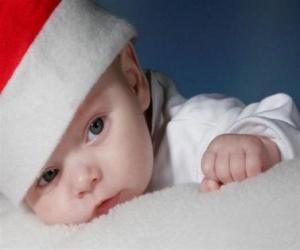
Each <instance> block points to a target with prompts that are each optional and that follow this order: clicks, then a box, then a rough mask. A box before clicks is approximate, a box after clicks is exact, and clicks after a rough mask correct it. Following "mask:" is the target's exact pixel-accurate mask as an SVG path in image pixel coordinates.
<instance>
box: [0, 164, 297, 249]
mask: <svg viewBox="0 0 300 250" xmlns="http://www.w3.org/2000/svg"><path fill="white" fill-rule="evenodd" d="M299 183H300V160H294V161H290V162H284V163H281V164H279V165H277V166H275V167H274V168H272V169H271V170H269V171H268V172H266V173H264V174H262V175H260V176H258V177H257V178H252V179H248V180H246V181H244V182H241V183H233V184H230V185H227V186H224V187H223V188H222V189H221V190H220V191H217V192H214V193H208V194H202V193H199V192H198V191H197V188H198V186H197V185H194V184H189V185H182V186H177V187H173V188H169V189H165V190H162V191H158V192H155V193H152V194H146V195H143V196H141V197H139V198H137V199H135V200H133V201H130V202H127V203H125V204H121V205H119V206H117V207H116V208H114V209H112V210H111V212H110V213H109V214H108V215H106V216H102V217H100V218H97V219H95V220H94V221H92V222H91V223H88V224H82V225H79V226H75V225H74V226H66V225H56V226H46V225H44V224H42V223H41V222H40V221H39V220H38V219H36V218H35V217H34V216H32V215H31V214H30V213H29V212H27V211H24V210H21V209H18V210H14V209H9V207H8V206H7V205H6V204H5V202H4V201H3V200H2V202H1V203H0V208H1V211H2V212H0V249H1V250H5V249H22V250H23V249H105V250H109V249H130V250H132V249H143V250H144V249H153V250H154V249H155V250H157V249H200V250H201V249H205V250H206V249H213V250H217V249H231V250H235V249H238V250H241V249H251V250H252V249H272V250H275V249H281V250H296V249H300V246H299V239H300V235H299V230H300V229H299V225H300V224H299V214H300V206H299V198H300V193H299Z"/></svg>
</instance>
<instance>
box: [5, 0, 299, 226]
mask: <svg viewBox="0 0 300 250" xmlns="http://www.w3.org/2000/svg"><path fill="white" fill-rule="evenodd" d="M24 2H25V1H21V0H20V1H10V0H5V1H1V3H0V18H2V19H3V20H4V18H5V20H6V23H5V24H6V25H5V27H0V31H1V32H0V36H1V41H5V42H4V43H3V44H2V45H1V47H0V52H1V60H0V68H1V75H0V90H1V96H0V98H1V99H0V107H1V110H0V111H1V113H0V114H1V130H0V131H1V155H0V167H1V176H0V181H1V182H0V191H1V193H2V194H4V195H5V196H6V197H7V198H8V199H9V200H10V201H11V202H12V203H13V204H15V205H20V204H26V206H28V207H29V208H30V209H31V210H32V211H33V212H34V213H35V214H36V215H37V216H38V217H39V218H41V220H43V221H44V222H46V223H48V224H56V223H65V224H74V223H75V224H78V223H84V222H88V221H90V220H92V219H93V218H95V217H98V216H100V215H103V214H106V213H107V212H108V211H109V209H111V208H112V207H114V206H116V205H117V204H119V203H123V202H125V201H129V200H131V199H132V198H134V197H136V196H139V195H141V194H143V193H145V192H149V191H152V190H157V189H160V188H163V187H167V186H171V185H175V184H178V183H185V182H198V183H199V184H200V190H201V191H203V192H206V191H212V190H217V189H219V188H220V186H222V185H224V184H227V183H230V182H234V181H242V180H244V179H246V178H249V177H253V176H255V175H257V174H259V173H261V172H264V171H266V170H267V169H269V168H271V167H272V166H273V165H274V164H275V163H277V162H279V161H280V160H284V159H290V158H294V157H297V156H299V155H300V132H299V128H300V117H299V114H298V111H297V108H296V106H295V105H294V104H293V102H292V100H291V98H290V97H289V96H287V95H285V94H277V95H273V96H270V97H267V98H265V99H264V100H262V101H261V102H259V103H253V104H250V105H248V106H245V105H244V104H243V103H241V102H240V101H239V100H237V99H235V98H227V97H224V96H221V95H199V96H196V97H194V98H191V99H190V100H185V99H184V98H183V97H182V96H180V95H179V93H178V92H177V90H176V88H175V86H174V84H173V82H172V81H171V80H170V79H169V78H167V77H166V76H164V75H162V74H160V73H158V72H153V71H146V72H144V71H143V70H142V68H141V67H140V65H139V63H138V59H137V55H136V52H135V50H134V47H133V45H132V42H131V40H132V39H133V38H134V37H135V36H136V34H135V31H134V29H133V28H132V26H130V25H129V24H128V23H127V22H125V21H124V20H121V19H118V18H116V17H114V16H113V15H111V14H109V13H107V12H106V11H104V10H102V9H100V8H99V7H97V6H96V5H95V4H94V3H92V2H91V1H88V0H63V1H58V0H52V1H42V0H32V1H28V2H26V3H24ZM29 2H30V3H29ZM12 10H13V13H12V12H11V11H12ZM19 22H21V23H22V24H23V25H22V26H18V25H19ZM0 23H1V24H3V22H0ZM1 24H0V25H1ZM1 26H3V25H1ZM2 58H3V59H2Z"/></svg>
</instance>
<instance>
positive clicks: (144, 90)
mask: <svg viewBox="0 0 300 250" xmlns="http://www.w3.org/2000/svg"><path fill="white" fill-rule="evenodd" d="M120 66H121V70H122V74H123V75H124V77H125V79H126V81H127V83H128V85H129V87H130V88H131V89H132V91H133V92H134V93H135V94H136V96H137V98H138V101H139V103H140V105H141V109H142V110H143V111H146V110H147V109H148V107H149V105H150V86H149V83H148V80H147V78H146V76H145V74H144V71H143V69H142V68H141V66H140V64H139V61H138V58H137V54H136V51H135V49H134V47H133V45H132V43H131V42H129V43H128V44H127V45H126V46H125V47H124V48H123V49H122V51H121V53H120Z"/></svg>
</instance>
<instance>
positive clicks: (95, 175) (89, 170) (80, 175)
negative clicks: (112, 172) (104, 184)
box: [73, 165, 101, 198]
mask: <svg viewBox="0 0 300 250" xmlns="http://www.w3.org/2000/svg"><path fill="white" fill-rule="evenodd" d="M100 180H101V173H100V169H99V168H98V167H96V166H88V165H83V166H80V167H79V168H77V170H76V169H74V180H73V188H74V195H75V196H76V197H78V198H83V197H84V195H85V194H87V193H91V192H93V191H94V189H95V186H96V185H97V184H98V183H99V182H100Z"/></svg>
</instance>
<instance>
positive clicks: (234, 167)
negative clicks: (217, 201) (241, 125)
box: [200, 134, 281, 192]
mask: <svg viewBox="0 0 300 250" xmlns="http://www.w3.org/2000/svg"><path fill="white" fill-rule="evenodd" d="M280 160H281V155H280V151H279V149H278V147H277V145H276V144H275V143H274V142H273V141H271V140H270V139H268V138H267V137H262V136H258V135H250V134H222V135H219V136H217V137H216V138H215V139H214V140H213V141H212V142H211V143H210V144H209V146H208V148H207V150H206V151H205V153H204V155H203V157H202V161H201V167H202V171H203V174H204V179H203V180H202V182H201V184H200V190H201V191H202V192H207V191H212V190H216V189H219V188H220V186H221V185H223V184H227V183H230V182H233V181H242V180H244V179H246V178H249V177H253V176H256V175H257V174H259V173H261V172H264V171H266V170H267V169H269V168H271V167H272V166H273V165H274V164H275V163H277V162H279V161H280Z"/></svg>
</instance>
